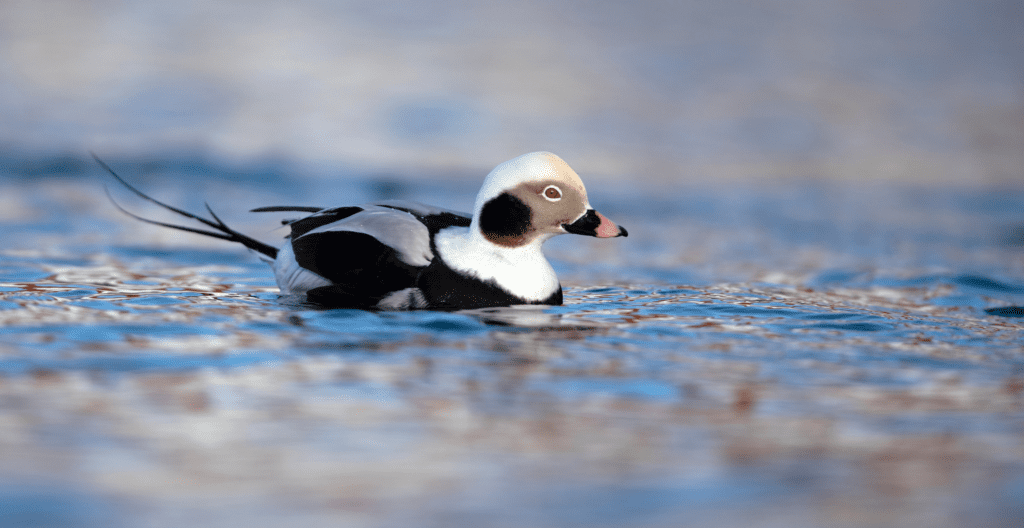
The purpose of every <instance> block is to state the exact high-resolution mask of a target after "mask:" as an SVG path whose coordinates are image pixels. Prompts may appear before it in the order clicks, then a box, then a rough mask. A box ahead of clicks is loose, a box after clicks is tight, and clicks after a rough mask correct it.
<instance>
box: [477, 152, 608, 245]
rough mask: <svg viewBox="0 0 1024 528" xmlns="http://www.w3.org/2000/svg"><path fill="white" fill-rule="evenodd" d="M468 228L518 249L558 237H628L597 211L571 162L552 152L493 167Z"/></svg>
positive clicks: (532, 155) (525, 156) (529, 155)
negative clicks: (566, 235)
mask: <svg viewBox="0 0 1024 528" xmlns="http://www.w3.org/2000/svg"><path fill="white" fill-rule="evenodd" d="M470 229H472V230H474V231H475V232H477V233H479V234H481V235H483V237H484V238H485V239H487V240H488V241H489V242H491V243H493V244H497V245H499V246H505V247H520V246H525V245H528V244H533V243H537V242H543V241H544V240H547V239H548V238H551V237H552V236H555V235H561V234H564V233H573V234H577V235H587V236H593V237H598V238H611V237H618V236H623V237H624V236H627V235H628V233H627V232H626V230H625V229H624V228H622V227H621V226H617V225H615V223H613V222H612V221H611V220H609V219H608V218H606V217H605V216H604V215H602V214H601V213H599V212H597V211H595V210H594V208H593V207H591V206H590V202H589V201H587V189H586V188H585V187H584V186H583V181H582V180H580V177H579V176H577V175H576V172H575V171H573V170H572V168H571V167H569V164H568V163H566V162H565V161H563V160H562V158H559V157H558V156H556V155H554V154H552V153H550V152H531V153H530V154H524V155H522V156H519V157H518V158H515V159H512V160H509V161H506V162H505V163H502V164H501V165H498V166H497V167H495V169H494V170H493V171H491V173H490V174H488V175H487V178H486V179H485V180H484V184H483V187H481V188H480V194H478V195H477V197H476V205H475V207H474V208H473V224H472V226H471V227H470Z"/></svg>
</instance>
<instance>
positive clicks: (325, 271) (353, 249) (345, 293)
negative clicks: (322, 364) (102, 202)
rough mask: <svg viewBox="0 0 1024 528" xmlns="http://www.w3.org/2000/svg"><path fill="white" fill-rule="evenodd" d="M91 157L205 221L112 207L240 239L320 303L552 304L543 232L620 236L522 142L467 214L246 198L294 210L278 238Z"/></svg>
mask: <svg viewBox="0 0 1024 528" xmlns="http://www.w3.org/2000/svg"><path fill="white" fill-rule="evenodd" d="M93 158H94V159H95V160H96V161H97V162H98V163H99V164H100V166H101V167H102V168H103V169H104V170H106V171H107V172H108V173H109V174H110V175H112V176H113V177H114V178H115V179H116V180H117V181H118V182H119V183H120V184H121V185H123V186H124V187H126V188H127V189H128V190H129V191H131V192H133V193H134V194H136V195H138V196H139V197H141V198H142V199H144V200H147V201H150V202H152V203H155V204H157V205H159V206H161V207H163V208H165V209H167V210H169V211H172V212H174V213H176V214H178V215H181V216H184V217H186V218H190V219H192V220H194V221H197V222H199V223H201V224H203V225H204V226H206V227H207V228H209V229H205V228H199V227H190V226H187V225H179V224H172V223H167V222H161V221H156V220H152V219H149V218H144V217H141V216H138V215H136V214H133V213H131V212H129V211H127V210H126V209H124V208H123V207H122V206H121V205H120V204H118V203H117V202H116V201H114V200H113V198H111V201H112V202H113V204H114V206H115V207H117V208H118V209H119V210H120V211H121V212H123V213H125V214H127V215H129V216H131V217H133V218H135V219H137V220H140V221H142V222H146V223H149V224H154V225H159V226H163V227H167V228H171V229H177V230H180V231H186V232H189V233H194V234H199V235H204V236H208V237H213V238H218V239H223V240H227V241H229V242H235V243H239V244H242V245H243V246H245V247H246V248H249V249H250V250H252V251H255V252H256V253H258V254H259V255H260V256H261V258H263V259H264V260H265V261H267V262H268V263H269V264H270V265H271V267H272V268H273V271H274V278H275V280H276V282H277V285H278V287H279V288H280V291H281V294H282V295H284V296H291V295H296V296H305V300H306V301H307V302H309V303H311V304H314V305H318V306H325V307H332V308H333V307H338V308H357V309H364V310H421V309H427V310H445V311H453V310H464V309H475V308H493V307H501V306H511V305H521V304H527V305H529V304H533V305H551V306H554V305H561V304H562V302H563V297H562V286H561V284H560V283H559V281H558V277H557V276H556V274H555V270H554V268H552V266H551V263H550V262H548V260H547V258H545V256H544V253H543V251H542V246H543V244H544V242H546V241H548V240H550V239H551V238H552V237H555V236H558V235H562V234H575V235H583V236H590V237H596V238H615V237H625V236H628V232H627V231H626V229H625V228H623V227H622V226H620V225H617V224H615V223H614V222H612V221H611V220H609V219H608V218H607V217H606V216H604V215H602V214H601V213H599V212H597V211H596V210H595V209H594V208H593V207H592V206H591V205H590V202H589V200H588V198H587V190H586V188H585V187H584V185H583V181H582V180H581V179H580V177H579V175H577V174H576V172H575V171H574V170H573V169H572V168H571V167H570V166H569V164H568V163H566V162H565V161H564V160H563V159H562V158H560V157H558V156H557V155H555V154H552V153H550V152H532V153H529V154H524V155H522V156H519V157H517V158H514V159H511V160H509V161H506V162H504V163H502V164H500V165H498V166H497V167H495V168H494V170H492V171H491V172H490V173H489V174H488V175H487V177H486V178H484V181H483V185H482V186H481V188H480V191H479V193H478V194H477V196H476V201H475V203H474V206H473V213H472V214H466V213H461V212H457V211H452V210H448V209H443V208H439V207H434V206H430V205H425V204H422V203H419V202H413V201H405V200H385V201H379V202H373V203H367V204H361V205H353V206H342V207H332V208H320V207H306V206H269V207H258V208H256V209H252V210H251V212H257V213H270V212H273V213H302V215H299V217H298V218H291V219H284V220H282V224H283V225H285V226H287V227H288V228H289V229H290V232H289V233H288V235H287V236H286V237H285V242H284V244H283V245H282V246H281V247H275V246H273V245H270V244H267V243H265V242H261V241H259V240H257V239H255V238H252V237H250V236H248V235H245V234H243V233H240V232H238V231H235V230H234V229H232V228H230V227H228V226H227V225H226V224H225V223H224V222H223V221H221V219H220V218H219V217H218V216H217V215H216V213H214V211H213V209H211V208H210V206H209V205H208V204H207V205H206V210H207V212H208V213H209V215H210V218H206V217H203V216H200V215H197V214H193V213H190V212H188V211H185V210H183V209H179V208H177V207H174V206H171V205H168V204H165V203H163V202H160V201H158V200H156V199H154V198H152V197H150V196H148V195H147V194H145V193H143V192H142V191H140V190H138V189H136V188H135V187H133V186H132V185H131V184H129V183H128V182H127V181H126V180H124V179H123V178H122V177H121V176H119V175H118V174H117V173H116V172H114V170H112V169H111V168H110V167H109V166H108V165H107V164H106V163H104V162H103V161H102V160H100V158H99V157H97V156H96V155H95V154H93ZM108 196H109V192H108Z"/></svg>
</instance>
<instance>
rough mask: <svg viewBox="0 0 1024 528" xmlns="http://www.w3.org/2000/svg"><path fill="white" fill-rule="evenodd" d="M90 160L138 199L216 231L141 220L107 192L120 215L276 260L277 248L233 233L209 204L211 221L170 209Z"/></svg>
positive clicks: (101, 164) (145, 219)
mask: <svg viewBox="0 0 1024 528" xmlns="http://www.w3.org/2000/svg"><path fill="white" fill-rule="evenodd" d="M90 154H92V153H90ZM92 159H94V160H96V163H99V164H100V167H103V169H104V170H106V171H107V172H109V173H110V175H111V176H113V177H114V178H115V179H116V180H117V181H118V182H120V183H121V185H124V186H125V187H126V188H127V189H128V190H129V191H131V192H133V193H135V194H137V195H138V196H139V197H141V198H143V199H145V200H149V201H150V202H153V203H155V204H157V205H159V206H160V207H163V208H164V209H167V210H169V211H174V212H175V213H178V214H180V215H181V216H184V217H188V218H191V219H193V220H197V221H199V222H201V223H203V224H204V225H207V226H209V227H212V228H214V229H216V230H217V231H216V232H215V231H207V230H205V229H196V228H194V227H187V226H180V225H175V224H166V223H164V222H157V221H156V220H150V219H148V218H143V217H141V216H138V215H136V214H133V213H130V212H128V211H126V210H125V209H124V208H123V207H121V205H120V204H118V203H117V202H116V201H114V198H113V197H112V196H110V192H109V191H108V192H107V198H110V202H111V203H113V204H114V207H117V208H118V210H120V211H121V212H122V213H124V214H126V215H128V216H130V217H132V218H134V219H136V220H140V221H142V222H146V223H147V224H153V225H158V226H163V227H169V228H171V229H177V230H179V231H188V232H189V233H197V234H200V235H206V236H208V237H213V238H219V239H221V240H228V241H231V242H238V243H239V244H242V245H243V246H245V247H247V248H249V249H251V250H253V251H258V252H260V253H262V254H264V255H266V256H268V257H270V258H272V259H274V258H277V248H275V247H274V246H271V245H270V244H264V243H263V242H260V241H259V240H256V239H255V238H252V237H250V236H247V235H243V234H242V233H239V232H238V231H235V230H234V229H231V228H230V227H228V226H227V225H225V224H224V222H222V221H221V219H220V218H217V215H216V214H215V213H214V212H213V209H210V204H206V211H207V212H208V213H210V216H212V217H213V220H208V219H206V218H203V217H201V216H198V215H194V214H192V213H190V212H188V211H183V210H181V209H178V208H177V207H172V206H170V205H167V204H165V203H163V202H161V201H158V200H155V199H153V198H150V197H149V196H147V195H146V194H144V193H143V192H142V191H140V190H138V189H136V188H135V187H132V186H131V185H129V184H128V182H126V181H124V179H122V178H121V177H120V176H118V175H117V173H116V172H114V170H113V169H111V168H110V167H109V166H107V164H106V163H103V160H101V159H100V158H99V157H98V156H96V154H92Z"/></svg>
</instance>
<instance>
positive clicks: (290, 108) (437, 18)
mask: <svg viewBox="0 0 1024 528" xmlns="http://www.w3.org/2000/svg"><path fill="white" fill-rule="evenodd" d="M1022 14H1024V7H1022V4H1021V3H1020V2H1017V1H1012V0H977V1H967V0H906V1H899V2H892V1H889V0H857V1H842V0H832V1H807V0H789V1H783V0H779V1H771V2H763V1H755V0H749V1H748V0H725V1H714V2H711V1H704V2H699V1H690V2H679V1H666V0H634V1H630V2H610V1H581V0H545V1H542V2H541V1H533V0H525V1H520V2H497V1H482V2H481V1H465V0H461V1H460V0H442V1H424V2H380V1H370V0H329V1H328V0H298V1H293V2H273V1H258V0H257V1H248V0H247V1H241V0H179V1H175V2H164V1H150V0H140V1H120V0H94V1H90V2H80V1H77V0H4V2H3V4H2V6H0V152H3V153H4V155H5V157H6V158H8V160H10V159H26V158H29V159H31V158H36V159H38V158H39V157H41V156H50V155H62V154H71V155H72V156H74V157H79V156H81V155H83V154H84V153H85V152H87V151H88V150H94V151H96V152H97V153H100V154H101V155H104V156H108V157H110V156H113V157H127V158H133V157H153V156H157V157H160V156H168V157H180V156H182V155H188V156H196V155H198V156H205V157H209V158H210V159H215V160H222V161H228V162H237V161H245V162H250V161H252V160H287V161H290V162H294V163H298V164H299V165H300V166H301V167H302V169H303V170H304V171H308V172H309V173H310V174H319V175H323V176H330V175H332V174H334V173H335V172H336V170H337V168H338V167H341V166H345V167H355V168H358V169H366V170H370V171H379V170H387V171H395V172H398V173H404V174H414V173H417V172H420V171H428V172H430V173H434V174H438V173H441V172H442V171H453V173H454V172H459V173H463V172H469V173H472V174H473V178H474V179H478V178H480V177H481V176H482V174H481V173H480V171H483V172H486V171H487V170H489V169H490V168H491V167H493V166H494V165H496V164H497V163H499V162H501V161H504V160H506V159H509V158H512V157H514V156H517V155H519V154H522V153H524V152H528V151H533V150H542V149H543V150H551V151H554V152H556V153H558V154H560V155H561V156H562V157H563V158H565V159H566V160H567V161H569V163H570V164H572V165H573V166H574V167H575V168H576V169H577V172H580V173H581V174H582V175H583V176H584V178H585V179H591V178H629V179H630V180H631V181H645V182H651V183H659V182H663V181H677V180H685V181H691V182H715V181H718V180H721V179H723V178H744V179H746V178H757V179H759V178H774V177H786V178H793V177H796V178H804V177H811V178H827V179H855V180H879V179H881V180H915V181H947V182H963V181H973V182H993V181H995V182H1004V181H1007V180H1018V179H1020V176H1021V171H1020V167H1022V166H1024V16H1022Z"/></svg>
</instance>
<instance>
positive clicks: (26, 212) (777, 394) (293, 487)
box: [0, 164, 1024, 527]
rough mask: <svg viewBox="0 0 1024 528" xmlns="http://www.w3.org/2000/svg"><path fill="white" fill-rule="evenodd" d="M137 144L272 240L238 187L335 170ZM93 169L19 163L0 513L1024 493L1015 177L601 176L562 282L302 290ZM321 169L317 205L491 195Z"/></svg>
mask: <svg viewBox="0 0 1024 528" xmlns="http://www.w3.org/2000/svg"><path fill="white" fill-rule="evenodd" d="M120 168H123V169H125V170H124V172H125V173H126V175H127V176H129V177H130V178H131V177H132V176H136V178H137V179H136V181H140V180H141V184H142V185H143V186H144V187H145V188H146V189H147V190H150V191H152V192H153V194H154V195H157V196H160V197H162V198H166V199H168V200H169V201H172V202H174V203H177V204H180V205H183V206H186V207H189V208H191V209H194V210H198V208H200V207H202V205H201V204H202V201H203V200H204V199H207V198H208V199H210V201H211V203H212V205H214V208H215V210H217V211H218V213H219V214H221V215H222V216H223V217H224V218H225V220H227V221H228V222H229V223H232V224H238V227H239V228H240V229H241V230H243V231H246V232H248V233H252V234H254V235H257V236H259V237H260V238H262V239H264V240H268V241H272V240H275V239H279V237H281V236H283V232H282V231H280V230H275V222H276V218H268V217H266V216H265V215H264V216H259V215H248V214H245V213H244V211H245V210H246V209H248V208H249V207H254V206H259V205H269V204H274V203H279V202H287V203H305V202H310V201H311V200H310V198H309V195H310V194H312V191H311V190H310V189H311V188H312V187H313V185H312V184H311V182H307V181H304V180H302V179H301V178H298V177H292V176H288V175H282V174H283V173H277V172H274V171H270V172H268V173H266V174H267V175H266V176H265V177H262V178H257V179H254V180H249V181H246V180H245V179H244V178H239V177H237V176H234V175H233V174H234V173H232V172H230V171H225V170H223V169H222V168H218V167H216V166H206V167H201V170H202V171H203V173H204V174H205V176H204V178H203V181H202V183H198V184H197V183H195V182H194V181H191V182H190V179H189V178H187V177H182V175H183V174H188V173H187V172H183V171H182V170H181V169H175V168H171V169H168V170H167V171H166V172H164V173H162V174H161V175H158V176H156V177H154V176H150V177H146V176H144V175H143V176H139V175H140V174H143V173H145V171H144V170H139V167H138V166H137V165H132V164H122V165H121V166H120ZM90 170H91V169H90ZM102 184H103V180H102V178H101V177H100V175H99V174H98V173H96V172H88V171H87V173H85V174H78V173H73V174H70V175H67V174H65V175H64V176H62V177H61V176H58V175H50V176H45V175H44V176H43V177H33V178H12V179H9V180H8V181H7V182H6V183H3V184H2V185H0V191H2V192H3V198H0V200H2V205H3V207H2V209H3V212H0V227H2V230H3V232H2V234H0V243H2V248H3V249H2V250H0V327H2V332H0V521H3V522H2V523H0V524H5V525H17V524H18V522H26V523H27V522H32V523H34V525H37V526H140V525H145V526H181V525H186V524H191V525H201V526H235V525H240V524H243V523H244V524H250V525H261V526H268V525H286V524H287V525H301V526H339V525H351V526H413V525H415V526H510V527H511V526H626V525H628V526H679V525H680V523H691V524H697V523H699V524H702V525H706V526H735V525H737V524H740V523H747V524H750V523H754V524H757V525H761V526H821V525H828V526H967V525H970V526H1011V525H1016V524H1015V521H1016V520H1019V519H1020V518H1022V517H1024V509H1022V506H1021V505H1022V504H1024V462H1022V461H1024V344H1022V343H1024V324H1022V323H1024V319H1021V318H1020V315H1021V311H1020V310H1021V309H1020V308H1019V307H1020V306H1024V258H1022V257H1024V248H1022V242H1021V237H1020V233H1021V228H1020V227H1019V226H1020V224H1019V222H1020V221H1021V217H1020V211H1022V210H1024V189H1020V188H1012V187H1009V188H1007V187H1003V188H977V187H959V188H958V187H946V188H924V187H913V186H902V187H901V186H882V185H875V186H863V185H860V186H854V185H852V184H851V185H846V184H828V185H823V184H812V183H809V182H800V181H794V182H790V183H787V184H782V185H777V186H774V187H768V186H765V185H755V184H747V185H733V186H721V187H710V186H707V187H690V188H683V187H678V188H664V187H663V188H659V189H647V188H643V187H641V188H625V187H615V186H614V185H604V186H601V185H591V187H592V189H591V201H592V202H593V203H594V204H595V205H596V206H597V207H598V208H599V209H601V210H602V211H603V212H604V213H605V214H607V215H608V216H609V217H611V218H613V219H615V220H616V221H617V222H619V223H621V224H623V225H625V226H626V227H628V228H629V230H630V234H631V236H630V237H629V238H628V239H617V240H611V241H608V240H604V241H598V240H591V239H583V238H581V237H561V238H560V239H558V240H556V241H553V242H552V243H551V244H550V246H551V247H550V248H549V251H548V253H549V255H551V257H552V259H553V261H554V262H555V265H556V269H557V270H558V271H559V274H560V276H561V277H562V280H563V283H564V284H565V285H566V301H565V305H564V306H561V307H553V308H548V309H539V308H536V307H529V308H527V307H518V308H516V307H514V308H507V309H491V310H477V311H470V312H460V313H434V312H417V313H371V312H363V311H358V310H317V309H312V308H310V307H308V306H304V305H303V304H302V303H301V302H300V301H299V300H296V299H289V298H280V297H279V296H278V295H277V293H276V288H275V287H274V283H273V277H272V275H271V273H270V270H269V268H268V267H267V266H266V265H264V264H263V263H261V262H259V261H258V260H257V259H256V258H255V257H254V256H253V255H251V254H248V253H246V252H245V251H244V250H238V249H235V248H232V247H230V246H224V245H221V243H220V242H219V241H215V240H203V239H201V238H199V237H194V236H191V235H186V234H178V233H172V232H169V231H166V230H161V229H158V228H152V227H149V226H144V225H140V224H138V223H136V222H134V221H132V220H131V219H128V218H126V217H124V216H121V215H120V214H119V213H117V212H116V211H115V210H114V209H113V207H112V206H111V205H110V204H109V203H108V202H107V201H106V198H105V197H104V196H103V193H102ZM330 188H331V190H330V191H329V195H327V196H319V197H318V198H317V199H316V200H312V201H317V200H324V203H327V204H330V205H333V204H342V203H347V202H351V201H359V200H362V199H366V198H375V197H412V196H415V197H420V198H423V199H424V200H425V201H430V202H434V203H438V204H439V205H444V206H449V207H456V208H462V209H465V208H467V207H468V205H467V204H470V203H471V202H472V197H473V194H474V193H475V191H476V188H475V185H465V186H461V185H457V184H456V183H451V181H449V180H444V181H442V180H437V181H433V180H423V179H420V180H415V179H408V178H406V179H403V178H401V177H395V178H393V179H387V180H381V179H379V178H377V179H375V178H368V177H360V178H355V179H352V180H348V182H347V183H344V182H339V183H337V185H333V186H331V187H330ZM117 196H118V198H119V199H124V200H125V202H126V205H127V206H128V207H129V209H131V210H135V211H140V212H147V211H148V212H153V211H152V210H150V209H147V208H146V207H145V205H144V204H140V203H138V202H135V201H131V200H130V199H127V198H125V197H124V196H121V195H117ZM62 212H63V213H64V214H60V213H62Z"/></svg>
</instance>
